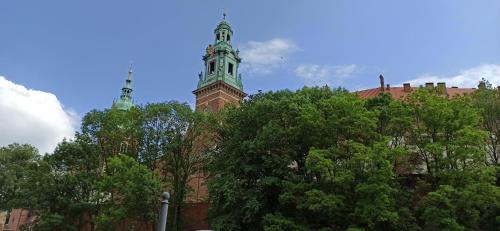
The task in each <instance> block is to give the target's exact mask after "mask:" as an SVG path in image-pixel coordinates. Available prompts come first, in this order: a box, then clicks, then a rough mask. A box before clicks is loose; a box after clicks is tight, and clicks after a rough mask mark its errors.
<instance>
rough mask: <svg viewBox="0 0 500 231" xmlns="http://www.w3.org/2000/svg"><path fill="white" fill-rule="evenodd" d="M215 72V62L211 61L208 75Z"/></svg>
mask: <svg viewBox="0 0 500 231" xmlns="http://www.w3.org/2000/svg"><path fill="white" fill-rule="evenodd" d="M214 72H215V61H211V62H210V63H209V64H208V74H210V75H211V74H213V73H214Z"/></svg>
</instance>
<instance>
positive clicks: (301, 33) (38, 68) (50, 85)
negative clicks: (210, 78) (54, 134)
mask: <svg viewBox="0 0 500 231" xmlns="http://www.w3.org/2000/svg"><path fill="white" fill-rule="evenodd" d="M223 8H227V11H228V21H229V22H230V24H231V25H232V27H233V30H234V32H235V34H234V37H233V46H235V47H238V48H239V49H240V50H242V54H244V55H243V58H244V60H243V62H244V65H246V66H245V67H243V68H244V69H243V71H242V74H243V82H244V87H245V90H246V92H247V93H249V94H252V93H255V92H256V91H257V90H264V91H266V90H277V89H284V88H290V89H297V88H300V87H302V86H304V85H323V84H329V85H330V86H334V87H337V86H343V87H346V88H348V89H350V90H355V89H361V88H368V87H376V86H377V85H378V75H379V74H380V73H383V74H384V75H385V78H386V82H387V83H390V84H392V85H394V86H395V85H398V84H400V83H402V82H405V81H412V82H414V83H416V84H418V83H421V82H422V81H424V80H425V81H427V80H428V79H431V80H434V79H435V80H445V81H449V82H451V83H450V84H457V85H458V84H461V85H464V86H465V85H469V86H470V85H473V84H475V81H476V80H477V79H479V78H481V76H482V77H487V78H489V79H490V80H491V81H492V82H493V83H494V84H498V85H500V1H498V0H489V1H488V0H474V1H472V0H470V1H461V0H420V1H399V0H378V1H368V0H366V1H359V0H345V1H333V0H328V1H320V0H316V1H305V0H304V1H291V0H274V1H269V0H260V1H257V0H252V1H234V0H233V1H230V0H226V1H222V0H220V1H211V0H210V1H209V0H203V1H194V0H183V1H159V0H158V1H145V0H142V1H128V0H106V1H102V0H85V1H83V0H82V1H56V0H44V1H23V0H16V1H1V2H0V76H5V78H6V79H7V80H8V81H10V82H13V83H15V84H18V85H22V86H24V87H26V88H28V89H36V90H39V91H41V92H47V93H51V94H54V95H55V96H57V99H58V101H59V102H60V103H62V105H64V110H71V111H73V112H75V113H76V114H78V115H79V116H82V115H84V114H85V113H86V112H87V111H89V110H91V109H93V108H98V109H102V108H105V107H109V106H110V105H111V103H112V100H113V99H115V98H117V97H118V96H119V94H120V88H121V86H122V85H123V82H124V80H125V77H126V73H127V69H128V66H129V63H130V61H133V66H134V68H133V69H134V98H135V100H136V102H138V103H145V102H159V101H166V100H178V101H184V102H189V103H191V104H192V103H193V102H194V96H193V95H192V93H191V91H192V90H194V88H195V86H196V83H197V82H196V81H197V73H198V72H199V71H200V70H202V69H203V63H202V60H201V56H202V55H203V53H204V50H205V47H206V46H207V45H208V44H209V43H212V42H213V29H214V28H215V26H216V25H217V23H218V22H219V21H220V20H221V18H222V11H223ZM245 61H246V62H245Z"/></svg>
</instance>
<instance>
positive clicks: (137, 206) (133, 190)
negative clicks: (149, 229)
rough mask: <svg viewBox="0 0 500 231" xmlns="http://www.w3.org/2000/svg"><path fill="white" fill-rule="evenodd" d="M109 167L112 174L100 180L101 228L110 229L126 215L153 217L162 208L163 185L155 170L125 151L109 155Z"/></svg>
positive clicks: (141, 218) (139, 219) (145, 219)
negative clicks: (160, 203)
mask: <svg viewBox="0 0 500 231" xmlns="http://www.w3.org/2000/svg"><path fill="white" fill-rule="evenodd" d="M107 171H108V174H109V175H106V176H104V177H102V178H101V179H100V180H99V182H98V188H99V189H100V191H101V192H103V196H104V198H103V199H104V203H103V205H102V207H103V208H102V209H101V210H100V213H99V215H98V216H97V223H98V225H99V228H100V229H105V230H109V229H110V228H111V227H115V226H116V225H117V224H119V223H120V222H122V221H124V220H125V219H130V220H132V221H135V222H151V221H154V220H155V219H156V218H157V211H159V202H160V201H159V195H161V192H162V185H161V182H160V180H159V179H157V178H156V177H155V176H154V174H153V172H152V171H151V170H149V169H148V168H147V167H146V166H144V165H141V164H139V163H138V162H137V161H135V160H134V159H133V158H131V157H128V156H126V155H122V154H119V155H117V156H114V157H111V158H110V159H109V163H108V170H107ZM131 230H134V228H133V227H131Z"/></svg>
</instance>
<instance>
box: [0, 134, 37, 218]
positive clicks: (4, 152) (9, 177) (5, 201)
mask: <svg viewBox="0 0 500 231" xmlns="http://www.w3.org/2000/svg"><path fill="white" fill-rule="evenodd" d="M40 158H41V157H40V155H39V154H38V150H37V149H36V148H34V147H33V146H31V145H28V144H16V143H15V144H11V145H8V146H6V147H1V148H0V210H8V209H10V208H11V206H10V205H9V201H11V200H12V199H14V198H15V196H16V194H18V193H19V190H21V188H20V187H19V184H18V183H19V182H20V181H22V180H23V179H25V178H26V177H27V174H28V173H27V170H28V169H29V168H30V167H32V166H33V165H36V163H37V162H38V160H39V159H40Z"/></svg>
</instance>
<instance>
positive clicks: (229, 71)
mask: <svg viewBox="0 0 500 231" xmlns="http://www.w3.org/2000/svg"><path fill="white" fill-rule="evenodd" d="M227 73H229V74H230V75H233V73H234V65H233V64H232V63H229V65H228V66H227Z"/></svg>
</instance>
